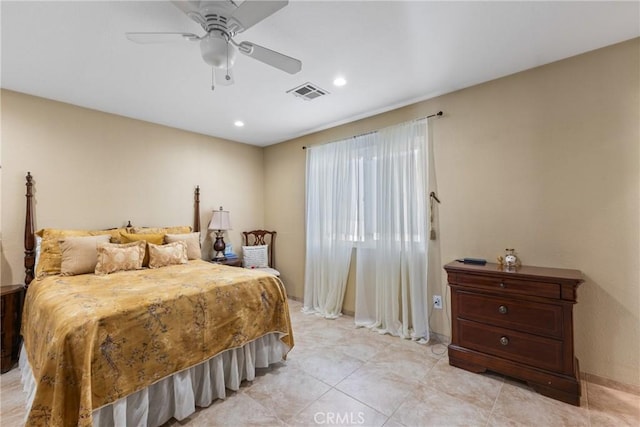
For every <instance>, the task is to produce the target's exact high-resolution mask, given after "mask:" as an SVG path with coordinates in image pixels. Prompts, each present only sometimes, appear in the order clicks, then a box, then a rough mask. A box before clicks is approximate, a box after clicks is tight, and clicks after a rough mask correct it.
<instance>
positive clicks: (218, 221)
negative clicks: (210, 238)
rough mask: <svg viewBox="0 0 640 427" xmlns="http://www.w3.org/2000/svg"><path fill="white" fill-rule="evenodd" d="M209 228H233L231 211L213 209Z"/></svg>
mask: <svg viewBox="0 0 640 427" xmlns="http://www.w3.org/2000/svg"><path fill="white" fill-rule="evenodd" d="M209 230H231V219H230V218H229V211H224V210H222V206H220V210H217V211H213V216H212V217H211V222H209Z"/></svg>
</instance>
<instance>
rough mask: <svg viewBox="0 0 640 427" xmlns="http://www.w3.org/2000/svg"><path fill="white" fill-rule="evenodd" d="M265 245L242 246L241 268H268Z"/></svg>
mask: <svg viewBox="0 0 640 427" xmlns="http://www.w3.org/2000/svg"><path fill="white" fill-rule="evenodd" d="M267 248H268V246H267V245H257V246H243V247H242V266H243V267H245V268H264V267H269V260H268V259H269V256H268V253H267Z"/></svg>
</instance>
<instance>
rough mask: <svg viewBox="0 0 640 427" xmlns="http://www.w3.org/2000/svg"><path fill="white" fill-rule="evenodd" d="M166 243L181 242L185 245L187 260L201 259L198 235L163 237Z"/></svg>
mask: <svg viewBox="0 0 640 427" xmlns="http://www.w3.org/2000/svg"><path fill="white" fill-rule="evenodd" d="M164 241H165V242H166V243H173V242H179V241H183V242H185V243H186V244H187V258H189V259H202V250H201V249H200V233H187V234H167V235H166V236H164Z"/></svg>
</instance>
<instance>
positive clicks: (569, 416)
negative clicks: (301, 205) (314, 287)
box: [0, 301, 640, 427]
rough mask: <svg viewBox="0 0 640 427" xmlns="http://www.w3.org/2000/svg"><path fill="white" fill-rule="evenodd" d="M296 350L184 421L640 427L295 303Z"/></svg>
mask: <svg viewBox="0 0 640 427" xmlns="http://www.w3.org/2000/svg"><path fill="white" fill-rule="evenodd" d="M290 307H291V317H292V321H293V330H294V338H295V341H296V345H295V347H294V349H293V350H292V351H291V352H290V353H289V356H288V359H287V361H286V362H284V363H281V364H278V365H276V366H273V367H271V368H269V369H261V370H260V372H259V373H258V375H257V378H256V379H255V381H253V382H251V383H247V382H245V383H244V384H243V386H242V387H241V389H240V390H239V391H238V392H235V393H230V395H229V396H228V397H227V399H225V400H224V401H217V402H215V403H214V404H212V405H211V406H210V407H208V408H204V409H200V410H198V411H197V412H196V413H194V414H193V415H191V416H190V417H189V418H188V419H186V420H183V421H180V422H178V421H175V420H172V421H170V422H168V423H167V424H166V425H165V426H164V427H177V426H181V425H185V426H191V427H195V426H234V427H235V426H258V425H260V426H316V425H325V426H326V425H354V426H387V427H397V426H536V427H538V426H592V427H596V426H616V427H617V426H634V427H638V426H640V396H637V395H634V394H630V393H625V392H622V391H617V390H613V389H610V388H607V387H603V386H600V385H597V384H593V383H588V382H586V381H583V393H582V406H581V407H579V408H578V407H575V406H572V405H568V404H565V403H562V402H558V401H556V400H553V399H549V398H546V397H544V396H541V395H539V394H537V393H535V392H533V391H531V390H530V389H529V388H528V387H527V386H526V385H523V384H521V383H519V382H516V381H514V380H511V379H506V378H504V377H502V376H500V375H496V374H482V375H479V374H472V373H469V372H466V371H464V370H461V369H458V368H454V367H451V366H449V364H448V361H447V356H446V347H445V346H443V345H440V344H436V345H420V344H416V343H413V342H410V341H404V340H400V339H399V338H393V337H390V336H386V335H379V334H377V333H375V332H371V331H369V330H366V329H355V328H354V326H353V318H351V317H348V316H343V317H342V318H340V319H337V320H324V319H321V318H318V317H316V316H307V315H303V314H302V313H300V308H301V304H300V303H299V302H296V301H290ZM0 381H1V385H0V392H1V394H0V405H1V406H0V424H1V425H2V427H12V426H21V425H22V422H21V420H22V419H23V417H24V410H23V408H22V405H23V401H24V394H23V393H22V391H21V390H22V388H21V385H20V378H19V373H18V370H17V369H14V370H13V371H10V372H8V373H6V374H4V375H2V377H1V378H0Z"/></svg>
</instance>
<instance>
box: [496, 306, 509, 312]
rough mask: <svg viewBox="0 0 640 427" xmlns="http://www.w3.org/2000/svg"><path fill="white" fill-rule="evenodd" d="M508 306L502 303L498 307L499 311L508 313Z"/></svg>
mask: <svg viewBox="0 0 640 427" xmlns="http://www.w3.org/2000/svg"><path fill="white" fill-rule="evenodd" d="M507 311H508V310H507V307H506V306H504V305H501V306H500V307H498V313H500V314H507Z"/></svg>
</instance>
